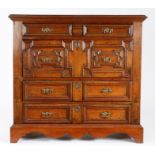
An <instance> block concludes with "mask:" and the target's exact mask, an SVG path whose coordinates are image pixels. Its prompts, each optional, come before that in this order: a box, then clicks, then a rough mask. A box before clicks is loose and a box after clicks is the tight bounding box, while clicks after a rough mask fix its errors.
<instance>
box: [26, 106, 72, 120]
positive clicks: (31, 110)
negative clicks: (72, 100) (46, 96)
mask: <svg viewBox="0 0 155 155" xmlns="http://www.w3.org/2000/svg"><path fill="white" fill-rule="evenodd" d="M24 122H25V123H71V109H70V107H69V106H64V105H61V106H60V105H59V106H58V105H55V106H53V105H52V106H51V105H47V104H43V105H42V104H40V105H38V104H37V105H35V104H29V105H25V108H24Z"/></svg>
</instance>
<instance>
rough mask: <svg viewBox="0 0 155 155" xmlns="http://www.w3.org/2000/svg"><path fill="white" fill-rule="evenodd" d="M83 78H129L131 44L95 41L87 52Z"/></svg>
mask: <svg viewBox="0 0 155 155" xmlns="http://www.w3.org/2000/svg"><path fill="white" fill-rule="evenodd" d="M87 60H88V61H87V65H85V68H84V77H105V78H113V77H114V78H130V75H131V72H130V71H131V64H132V42H131V41H122V40H111V39H110V40H107V39H105V40H95V41H92V44H91V47H90V49H89V50H87Z"/></svg>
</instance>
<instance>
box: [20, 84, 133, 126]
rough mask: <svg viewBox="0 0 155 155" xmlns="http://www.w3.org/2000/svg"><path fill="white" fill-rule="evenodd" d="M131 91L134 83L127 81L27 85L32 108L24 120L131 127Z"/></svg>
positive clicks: (28, 107)
mask: <svg viewBox="0 0 155 155" xmlns="http://www.w3.org/2000/svg"><path fill="white" fill-rule="evenodd" d="M131 87H132V84H131V82H125V81H124V82H123V81H122V82H116V81H115V82H114V81H113V82H105V81H104V82H103V81H83V82H80V81H73V82H65V81H50V82H47V81H46V82H44V81H39V82H36V81H25V82H23V101H24V102H25V103H32V104H25V107H24V109H25V110H24V111H25V118H24V120H25V122H26V123H74V122H75V123H82V122H83V123H129V121H130V101H131V97H132V96H131ZM77 91H78V97H77ZM74 93H75V94H74ZM92 101H93V102H92ZM101 101H104V104H102V102H101ZM109 101H110V102H109ZM116 101H117V103H116ZM81 102H82V103H81ZM111 103H113V105H111Z"/></svg>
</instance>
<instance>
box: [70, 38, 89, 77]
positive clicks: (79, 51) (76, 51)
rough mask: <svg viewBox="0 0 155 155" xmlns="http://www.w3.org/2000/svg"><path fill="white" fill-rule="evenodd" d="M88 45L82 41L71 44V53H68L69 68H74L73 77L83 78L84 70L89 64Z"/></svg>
mask: <svg viewBox="0 0 155 155" xmlns="http://www.w3.org/2000/svg"><path fill="white" fill-rule="evenodd" d="M86 56H87V51H86V43H85V42H84V41H81V40H73V41H72V42H71V51H70V52H69V53H68V60H69V66H70V67H71V68H72V77H82V76H83V68H84V65H85V64H86V63H87V59H86Z"/></svg>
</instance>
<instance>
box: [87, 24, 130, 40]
mask: <svg viewBox="0 0 155 155" xmlns="http://www.w3.org/2000/svg"><path fill="white" fill-rule="evenodd" d="M84 30H85V32H84V35H85V36H107V37H108V36H111V37H131V36H132V33H133V26H132V25H94V24H91V25H84Z"/></svg>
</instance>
